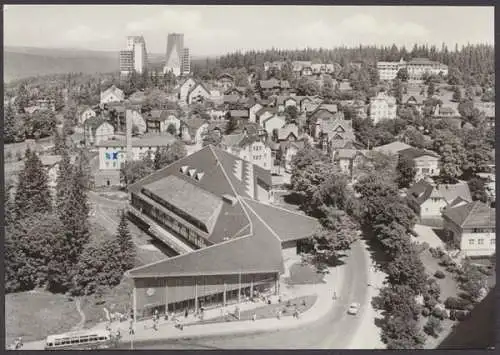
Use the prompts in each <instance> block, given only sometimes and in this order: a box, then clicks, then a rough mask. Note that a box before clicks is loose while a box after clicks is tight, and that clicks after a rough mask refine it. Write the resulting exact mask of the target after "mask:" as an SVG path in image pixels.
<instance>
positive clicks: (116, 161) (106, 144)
mask: <svg viewBox="0 0 500 355" xmlns="http://www.w3.org/2000/svg"><path fill="white" fill-rule="evenodd" d="M175 141H176V138H175V137H174V136H172V135H171V134H169V133H161V134H157V133H154V134H151V133H147V134H145V135H143V136H142V137H140V138H132V140H131V147H132V152H131V154H130V156H131V158H132V160H141V159H143V158H144V156H145V155H146V154H148V152H151V153H152V154H153V155H152V158H154V154H155V153H156V152H157V151H158V150H159V149H160V148H162V147H168V146H170V145H171V144H172V143H174V142H175ZM96 146H97V147H98V149H99V169H100V170H120V169H121V166H122V164H123V163H125V162H126V161H127V142H126V139H125V138H124V137H114V139H108V140H103V141H100V142H99V143H98V144H96Z"/></svg>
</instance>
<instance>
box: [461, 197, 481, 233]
mask: <svg viewBox="0 0 500 355" xmlns="http://www.w3.org/2000/svg"><path fill="white" fill-rule="evenodd" d="M481 204H482V203H481V201H474V202H472V207H471V208H470V210H469V211H468V212H467V217H465V219H464V220H463V222H462V224H461V225H460V227H463V226H464V225H465V222H467V221H468V220H469V218H470V216H471V215H472V212H475V211H476V210H477V209H478V208H479V207H481ZM459 207H460V206H459Z"/></svg>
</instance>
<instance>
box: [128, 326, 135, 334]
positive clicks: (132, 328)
mask: <svg viewBox="0 0 500 355" xmlns="http://www.w3.org/2000/svg"><path fill="white" fill-rule="evenodd" d="M128 334H129V335H134V334H135V331H134V326H133V325H132V323H130V326H129V327H128Z"/></svg>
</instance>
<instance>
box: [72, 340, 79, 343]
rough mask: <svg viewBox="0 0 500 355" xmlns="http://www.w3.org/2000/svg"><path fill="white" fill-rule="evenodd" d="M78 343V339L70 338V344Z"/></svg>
mask: <svg viewBox="0 0 500 355" xmlns="http://www.w3.org/2000/svg"><path fill="white" fill-rule="evenodd" d="M78 343H79V342H78V339H73V340H71V344H78Z"/></svg>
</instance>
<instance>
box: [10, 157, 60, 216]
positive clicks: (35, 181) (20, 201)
mask: <svg viewBox="0 0 500 355" xmlns="http://www.w3.org/2000/svg"><path fill="white" fill-rule="evenodd" d="M14 203H15V210H16V215H17V217H18V218H23V217H25V216H29V215H30V214H33V213H37V212H39V213H45V212H50V211H51V209H52V198H51V195H50V190H49V185H48V174H47V171H46V170H45V168H44V167H43V165H42V162H41V161H40V158H39V157H38V155H37V154H36V153H35V152H32V151H31V150H30V149H29V148H28V149H27V150H26V154H25V159H24V167H23V169H22V170H21V172H20V173H19V182H18V185H17V189H16V196H15V200H14Z"/></svg>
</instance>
